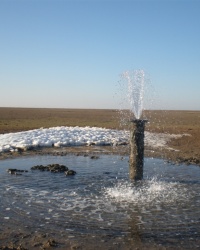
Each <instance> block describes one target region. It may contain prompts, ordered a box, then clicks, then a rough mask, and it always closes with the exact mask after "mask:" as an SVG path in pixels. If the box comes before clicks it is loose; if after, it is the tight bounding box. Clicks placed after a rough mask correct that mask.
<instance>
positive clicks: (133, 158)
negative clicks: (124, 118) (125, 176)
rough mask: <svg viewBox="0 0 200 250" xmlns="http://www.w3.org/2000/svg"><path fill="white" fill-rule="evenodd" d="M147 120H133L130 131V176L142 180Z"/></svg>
mask: <svg viewBox="0 0 200 250" xmlns="http://www.w3.org/2000/svg"><path fill="white" fill-rule="evenodd" d="M145 122H147V120H139V119H136V120H133V121H132V126H131V131H130V159H129V176H130V179H133V180H142V178H143V164H144V128H145Z"/></svg>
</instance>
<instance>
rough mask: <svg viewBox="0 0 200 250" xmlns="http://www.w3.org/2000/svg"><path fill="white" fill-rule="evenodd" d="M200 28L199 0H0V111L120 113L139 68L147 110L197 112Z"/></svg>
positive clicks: (198, 107)
mask: <svg viewBox="0 0 200 250" xmlns="http://www.w3.org/2000/svg"><path fill="white" fill-rule="evenodd" d="M199 25H200V1H199V0H0V107H34V108H42V107H43V108H97V109H99V108H102V109H118V108H120V100H119V98H118V91H119V88H118V84H119V81H120V75H121V74H122V73H123V72H124V71H127V70H129V71H132V70H135V69H142V70H144V71H145V72H146V74H147V75H148V79H150V82H151V88H150V90H149V91H150V92H151V91H152V99H153V104H150V103H149V106H148V103H146V104H145V105H146V106H145V108H146V109H148V108H149V109H172V110H200V98H199V95H200V30H199ZM148 95H150V96H151V93H149V94H148Z"/></svg>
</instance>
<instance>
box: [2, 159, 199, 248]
mask: <svg viewBox="0 0 200 250" xmlns="http://www.w3.org/2000/svg"><path fill="white" fill-rule="evenodd" d="M52 163H59V164H64V165H66V166H68V167H69V168H70V169H73V170H75V171H76V172H77V174H76V175H75V176H65V174H63V173H56V174H55V173H50V172H40V171H37V170H34V171H31V170H30V168H31V167H32V166H34V165H37V164H43V165H47V164H52ZM8 168H17V169H26V170H28V172H27V173H22V175H19V176H15V175H10V174H8V173H7V172H6V169H8ZM0 200H1V203H0V230H1V231H0V232H1V233H2V234H3V232H5V231H6V232H8V233H7V234H5V235H4V237H2V238H1V244H4V245H5V244H6V243H7V242H8V241H14V236H13V238H12V236H11V235H13V232H20V231H23V232H25V231H26V232H27V235H29V237H31V236H30V235H32V236H34V235H37V234H41V235H42V234H43V235H44V234H48V235H49V237H51V238H53V239H55V240H56V242H60V243H62V244H60V245H59V244H58V245H57V247H60V248H61V247H63V249H64V248H65V244H66V245H67V244H68V243H69V242H71V243H73V244H78V246H79V247H81V248H83V249H90V248H91V249H94V248H98V249H105V247H106V248H107V249H116V248H118V249H133V247H136V246H137V247H143V248H145V247H147V248H148V247H152V248H155V247H158V248H159V247H163V248H164V247H169V248H170V247H174V248H175V249H177V248H182V249H184V248H185V249H195V248H196V249H197V248H198V247H200V242H199V237H200V219H199V218H200V209H199V207H200V168H199V167H198V166H190V167H188V166H184V165H180V166H175V165H170V164H169V163H165V162H164V161H162V160H158V159H150V158H146V159H145V166H144V180H143V181H141V182H138V183H137V184H135V183H133V182H132V181H130V180H129V178H128V157H124V158H121V156H117V155H100V156H99V159H91V158H90V157H84V156H74V155H67V156H34V157H22V158H17V159H10V160H8V159H7V160H1V161H0ZM9 230H10V232H11V231H12V234H11V233H10V235H9ZM15 236H16V235H15ZM6 237H7V238H6ZM27 237H28V236H27ZM15 238H16V237H15ZM24 238H25V237H24ZM18 242H19V243H21V244H22V245H23V239H21V240H19V239H18ZM30 244H31V243H30ZM0 246H1V245H0ZM30 248H31V246H29V249H30Z"/></svg>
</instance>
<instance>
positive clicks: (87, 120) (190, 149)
mask: <svg viewBox="0 0 200 250" xmlns="http://www.w3.org/2000/svg"><path fill="white" fill-rule="evenodd" d="M123 113H124V114H126V113H127V112H126V111H124V112H123ZM120 117H121V114H120V112H119V111H117V110H111V109H56V108H55V109H50V108H0V134H4V133H11V132H19V131H26V130H31V129H37V128H41V127H44V128H49V127H55V126H80V127H84V126H91V127H103V128H112V129H129V125H128V124H126V125H123V126H122V125H121V122H120V121H121V119H120ZM124 117H128V114H127V115H124ZM143 118H146V119H148V121H149V122H148V124H147V125H146V130H147V131H149V132H155V133H166V134H187V136H182V137H180V138H178V139H172V140H170V141H169V142H168V145H167V146H169V147H171V148H173V149H174V150H167V149H164V148H160V149H158V150H156V151H155V150H151V149H150V148H148V149H146V150H145V155H146V156H155V157H159V158H165V159H168V160H171V161H174V162H185V163H187V164H197V165H200V111H178V110H151V111H147V110H146V111H144V112H143ZM68 149H69V148H68ZM76 150H79V149H78V148H77V149H76ZM127 152H128V147H127Z"/></svg>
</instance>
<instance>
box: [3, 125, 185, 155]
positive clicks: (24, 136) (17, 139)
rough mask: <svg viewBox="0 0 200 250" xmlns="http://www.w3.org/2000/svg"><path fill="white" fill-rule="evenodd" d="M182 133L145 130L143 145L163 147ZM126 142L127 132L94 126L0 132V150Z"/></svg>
mask: <svg viewBox="0 0 200 250" xmlns="http://www.w3.org/2000/svg"><path fill="white" fill-rule="evenodd" d="M181 136H182V135H170V134H161V133H160V134H157V133H150V132H145V144H146V145H147V146H151V147H155V148H156V147H165V148H166V147H167V146H166V144H167V142H168V141H169V140H170V139H171V138H177V137H181ZM128 142H129V131H126V130H114V129H105V128H97V127H53V128H40V129H34V130H30V131H24V132H18V133H8V134H1V135H0V152H6V151H17V150H19V149H28V148H32V147H52V146H54V147H62V146H89V145H96V146H105V145H112V146H116V145H120V144H127V143H128Z"/></svg>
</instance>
